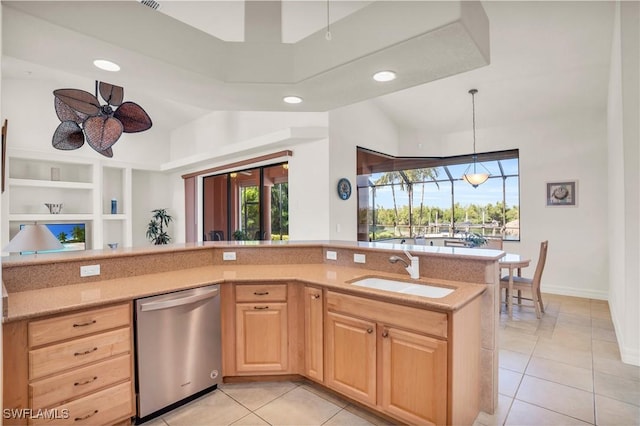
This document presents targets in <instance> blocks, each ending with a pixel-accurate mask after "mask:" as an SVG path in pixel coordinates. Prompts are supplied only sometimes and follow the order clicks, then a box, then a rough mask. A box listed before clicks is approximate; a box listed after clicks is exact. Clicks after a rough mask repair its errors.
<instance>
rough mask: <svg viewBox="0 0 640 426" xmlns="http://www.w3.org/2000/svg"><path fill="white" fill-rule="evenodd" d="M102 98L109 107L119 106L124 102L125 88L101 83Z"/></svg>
mask: <svg viewBox="0 0 640 426" xmlns="http://www.w3.org/2000/svg"><path fill="white" fill-rule="evenodd" d="M99 87H100V96H102V99H104V100H105V102H107V103H108V104H109V105H113V106H118V105H120V104H121V103H122V101H123V100H124V88H122V87H120V86H116V85H113V84H109V83H105V82H103V81H101V82H100V85H99Z"/></svg>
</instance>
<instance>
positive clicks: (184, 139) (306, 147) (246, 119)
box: [169, 111, 329, 242]
mask: <svg viewBox="0 0 640 426" xmlns="http://www.w3.org/2000/svg"><path fill="white" fill-rule="evenodd" d="M327 117H328V114H327V113H295V112H254V111H244V112H242V111H240V112H235V111H216V112H213V113H211V114H208V115H207V116H205V117H203V118H201V119H199V120H196V121H194V122H192V123H189V124H187V125H185V126H182V127H180V128H178V129H176V130H175V131H173V132H172V134H171V160H173V161H175V160H179V159H181V158H185V157H189V156H192V155H194V154H197V153H198V152H207V153H210V152H214V151H215V148H218V147H222V146H226V147H227V149H228V147H229V146H233V144H235V143H241V142H244V141H246V140H248V139H252V138H255V137H259V136H262V135H265V134H269V133H272V132H275V131H278V130H282V129H285V128H288V127H307V126H308V127H327V125H328V122H327V121H328V118H327ZM274 150H277V151H281V150H291V151H292V152H293V156H292V157H291V159H290V160H289V238H290V239H292V240H315V239H328V238H329V233H328V229H329V209H327V208H326V207H325V206H327V205H328V203H329V177H328V174H329V144H328V141H327V140H326V139H322V140H316V141H304V142H290V143H287V144H284V145H279V146H278V147H277V149H274V148H270V147H265V148H264V149H262V150H261V149H258V150H252V151H251V152H250V153H246V152H243V151H242V150H239V151H238V152H237V155H235V156H230V157H227V158H225V159H224V160H223V161H217V160H212V161H211V162H209V163H205V164H199V165H198V166H197V167H195V168H186V169H185V170H181V171H180V172H175V173H171V174H170V176H169V186H170V190H171V191H172V192H171V197H172V201H173V204H172V214H174V217H175V219H176V224H175V227H174V229H175V231H174V233H175V240H174V241H175V242H184V241H185V240H186V236H185V222H184V220H185V219H184V207H185V206H184V182H183V179H182V177H181V175H183V174H185V173H188V172H194V171H198V170H205V169H208V168H212V167H219V166H224V165H226V164H230V163H234V162H236V161H241V160H246V159H251V158H255V157H259V156H261V155H264V154H270V153H272V152H273V151H274Z"/></svg>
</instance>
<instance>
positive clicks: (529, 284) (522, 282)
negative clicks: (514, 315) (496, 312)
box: [500, 241, 549, 318]
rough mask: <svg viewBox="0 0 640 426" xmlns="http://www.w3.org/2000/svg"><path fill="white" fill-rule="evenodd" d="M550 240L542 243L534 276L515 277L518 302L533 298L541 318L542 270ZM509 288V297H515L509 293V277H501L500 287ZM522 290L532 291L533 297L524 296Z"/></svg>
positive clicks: (514, 284) (542, 309) (514, 285)
mask: <svg viewBox="0 0 640 426" xmlns="http://www.w3.org/2000/svg"><path fill="white" fill-rule="evenodd" d="M548 246H549V241H543V242H542V243H540V256H539V257H538V264H537V265H536V271H535V272H534V274H533V278H523V277H520V276H517V277H513V289H514V290H518V304H519V305H521V304H522V299H525V300H531V301H532V302H533V305H534V307H535V308H536V316H537V317H538V318H540V312H542V313H544V303H542V294H541V293H540V281H541V280H542V271H544V264H545V261H546V260H547V247H548ZM503 288H505V289H507V290H506V291H507V297H513V295H511V294H509V277H508V276H504V277H502V278H500V289H501V290H502V289H503ZM522 290H530V291H531V299H526V298H524V297H522V294H521V292H522Z"/></svg>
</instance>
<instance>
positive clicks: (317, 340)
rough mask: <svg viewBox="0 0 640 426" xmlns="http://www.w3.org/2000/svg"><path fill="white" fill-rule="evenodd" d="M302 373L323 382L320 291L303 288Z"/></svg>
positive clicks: (321, 297)
mask: <svg viewBox="0 0 640 426" xmlns="http://www.w3.org/2000/svg"><path fill="white" fill-rule="evenodd" d="M303 297H304V372H305V375H306V376H307V377H308V378H310V379H313V380H316V381H319V382H322V381H323V380H324V368H323V367H324V354H323V351H324V343H323V342H324V324H323V317H324V308H323V301H324V297H323V295H322V290H321V289H319V288H316V287H310V286H306V287H305V288H304V296H303Z"/></svg>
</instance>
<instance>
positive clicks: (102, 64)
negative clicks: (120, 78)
mask: <svg viewBox="0 0 640 426" xmlns="http://www.w3.org/2000/svg"><path fill="white" fill-rule="evenodd" d="M93 65H95V66H96V67H98V68H100V69H101V70H105V71H113V72H115V71H120V65H118V64H116V63H115V62H111V61H107V60H106V59H96V60H95V61H93Z"/></svg>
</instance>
